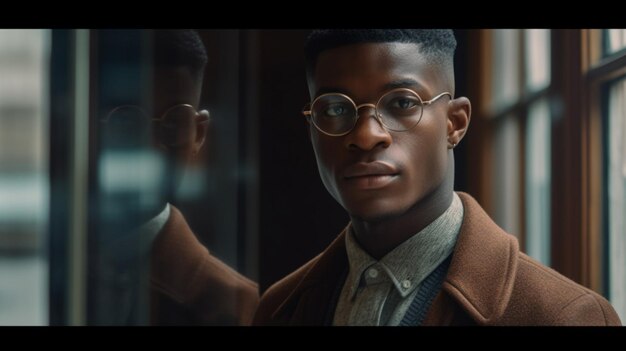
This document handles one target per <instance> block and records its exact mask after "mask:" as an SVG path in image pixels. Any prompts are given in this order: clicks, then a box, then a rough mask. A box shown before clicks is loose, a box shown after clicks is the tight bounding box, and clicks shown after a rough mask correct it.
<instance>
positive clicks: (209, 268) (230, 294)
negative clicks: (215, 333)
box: [150, 206, 259, 325]
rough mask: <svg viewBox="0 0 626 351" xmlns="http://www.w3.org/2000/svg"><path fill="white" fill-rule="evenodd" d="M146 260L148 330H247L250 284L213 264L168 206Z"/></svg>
mask: <svg viewBox="0 0 626 351" xmlns="http://www.w3.org/2000/svg"><path fill="white" fill-rule="evenodd" d="M170 208H171V214H170V218H169V219H168V221H167V223H166V224H165V226H164V227H163V229H162V230H161V232H159V234H158V236H157V238H156V239H155V241H154V244H153V247H152V255H151V277H150V278H151V284H150V285H151V307H150V309H151V324H153V325H249V324H250V323H251V322H252V317H253V316H254V312H255V310H256V307H257V305H258V303H259V292H258V286H257V284H256V283H254V282H252V281H251V280H249V279H247V278H246V277H244V276H242V275H241V274H239V273H237V272H236V271H234V270H233V269H232V268H230V267H228V266H227V265H226V264H224V263H223V262H222V261H220V260H218V259H217V258H215V257H214V256H212V255H211V254H209V251H208V250H207V249H206V248H205V247H204V246H203V245H202V244H201V243H200V242H199V241H198V239H197V238H196V236H195V235H194V234H193V232H192V231H191V228H189V225H188V224H187V222H186V221H185V218H184V217H183V215H182V214H181V213H180V211H178V210H177V209H176V208H175V207H174V206H171V207H170Z"/></svg>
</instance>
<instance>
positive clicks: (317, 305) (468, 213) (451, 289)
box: [273, 192, 519, 325]
mask: <svg viewBox="0 0 626 351" xmlns="http://www.w3.org/2000/svg"><path fill="white" fill-rule="evenodd" d="M457 194H458V195H459V197H460V198H461V201H462V202H463V207H464V216H463V224H462V225H461V229H460V232H459V236H458V240H457V243H456V246H455V248H454V253H453V257H452V262H451V263H450V268H449V270H448V275H447V277H446V280H445V282H444V284H443V290H444V291H445V292H446V293H448V294H449V295H450V296H451V298H452V299H453V300H454V301H456V303H458V304H459V305H460V306H461V307H462V308H463V309H464V310H465V311H466V312H467V313H468V314H469V315H470V316H471V317H472V318H473V319H474V320H475V321H476V322H478V323H479V324H487V323H491V322H493V321H494V320H496V319H498V318H499V317H500V316H501V315H502V313H503V312H504V310H505V309H506V306H507V305H508V301H509V299H510V297H511V292H512V290H513V283H514V281H515V274H516V272H517V253H518V250H519V248H518V244H517V240H516V239H515V238H514V237H513V236H511V235H508V234H506V233H505V232H504V231H503V230H502V229H501V228H500V227H498V226H497V225H496V224H495V223H494V222H493V221H492V220H491V219H490V218H489V216H488V215H487V214H486V213H485V212H484V210H483V209H482V208H481V207H480V205H479V204H478V202H476V200H474V199H473V198H472V197H471V196H470V195H468V194H465V193H461V192H459V193H457ZM346 230H347V227H346V229H344V230H343V231H342V232H341V234H339V236H338V237H337V238H336V239H335V240H334V241H333V242H332V243H331V244H330V245H329V246H328V248H327V249H326V250H325V251H324V252H322V253H321V254H320V255H318V256H317V257H316V258H314V259H313V260H311V261H310V262H309V263H308V264H307V265H306V266H305V267H302V268H301V270H302V271H303V273H302V278H301V279H300V282H299V283H298V284H297V285H296V287H295V289H293V291H292V292H291V293H290V294H289V295H288V297H287V298H286V299H285V301H284V302H283V303H282V304H281V305H280V306H279V307H278V309H277V310H276V311H275V312H274V314H273V318H274V319H275V320H279V321H287V322H289V323H292V324H310V325H321V324H323V323H324V321H325V318H326V317H327V313H328V309H329V308H327V307H331V306H329V304H330V303H331V301H332V298H333V293H334V292H335V289H337V286H340V284H341V282H339V279H341V277H342V276H343V274H344V271H345V270H346V269H347V267H348V259H347V255H346V248H345V235H346ZM296 273H297V272H296ZM331 309H332V311H331V312H333V311H334V306H332V308H331ZM427 319H428V318H427Z"/></svg>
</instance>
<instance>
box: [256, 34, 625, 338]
mask: <svg viewBox="0 0 626 351" xmlns="http://www.w3.org/2000/svg"><path fill="white" fill-rule="evenodd" d="M455 47H456V40H455V38H454V35H453V33H452V31H451V30H324V31H314V32H313V33H312V34H311V35H310V36H309V38H308V39H307V44H306V55H307V57H306V58H307V81H308V86H309V92H310V96H311V103H310V104H308V105H307V106H305V109H304V111H303V112H304V115H305V116H306V118H307V120H308V121H309V122H310V128H309V129H310V133H309V134H310V139H311V143H312V145H313V150H314V152H315V156H316V158H317V165H318V169H319V173H320V177H321V179H322V182H323V183H324V185H325V187H326V189H327V190H328V192H329V193H330V194H331V196H333V197H334V198H335V200H337V202H339V204H341V205H342V206H343V207H344V208H345V209H346V211H347V212H348V214H349V215H350V218H351V222H350V223H349V224H348V226H347V227H346V228H345V229H344V231H343V232H342V233H341V234H340V235H339V237H338V238H337V239H336V240H335V241H334V242H333V243H332V244H330V246H329V247H328V248H327V249H326V250H325V251H324V252H322V253H321V254H320V255H318V256H317V257H315V258H313V259H312V260H311V261H309V262H308V263H306V264H305V265H304V266H302V267H301V268H299V269H298V270H296V271H295V272H293V273H291V274H290V275H288V276H287V277H285V278H283V279H282V280H281V281H279V282H277V283H276V284H274V285H273V286H272V287H270V288H269V289H268V290H267V292H266V293H265V294H264V295H263V297H262V299H261V302H260V305H259V309H258V311H257V313H256V316H255V322H254V324H258V325H268V324H278V325H476V324H477V325H619V324H620V321H619V319H618V317H617V315H616V313H615V311H614V310H613V308H612V307H611V306H610V304H609V303H608V302H607V301H606V300H605V299H604V298H602V297H601V296H599V295H598V294H596V293H594V292H593V291H591V290H589V289H587V288H585V287H582V286H580V285H578V284H576V283H574V282H573V281H571V280H569V279H567V278H565V277H564V276H562V275H560V274H559V273H557V272H555V271H554V270H552V269H550V268H548V267H545V266H542V265H541V264H540V263H538V262H536V261H535V260H533V259H531V258H529V257H528V256H526V255H525V254H523V253H521V252H520V251H519V247H518V243H517V241H516V239H515V238H514V237H513V236H510V235H508V234H506V233H505V232H504V231H503V230H502V229H500V228H499V227H498V226H497V225H496V224H495V223H494V222H493V221H492V220H491V219H490V218H489V217H488V216H487V215H486V214H485V212H484V211H483V210H482V209H481V207H480V205H479V204H478V203H477V202H476V201H475V200H474V199H473V198H472V197H470V196H469V195H467V194H464V193H455V192H454V191H453V183H454V153H453V151H454V147H455V146H456V145H458V144H459V142H460V141H461V140H462V138H463V136H464V135H465V133H466V132H467V128H468V126H469V122H470V114H471V108H470V101H469V100H468V99H467V98H465V97H455V96H454V72H453V55H454V50H455Z"/></svg>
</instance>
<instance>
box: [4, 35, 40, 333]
mask: <svg viewBox="0 0 626 351" xmlns="http://www.w3.org/2000/svg"><path fill="white" fill-rule="evenodd" d="M48 35H49V32H48V31H44V30H0V77H2V78H1V79H0V325H45V324H47V323H48V317H47V314H48V313H47V311H48V306H47V292H48V289H47V284H48V283H47V282H48V274H47V272H48V263H47V260H46V246H45V241H46V240H45V237H44V233H45V228H46V225H47V212H48V209H47V204H48V171H47V164H48V161H47V156H46V151H47V147H46V145H47V120H48V114H47V98H46V96H47V86H48V66H47V62H48V46H49V39H48Z"/></svg>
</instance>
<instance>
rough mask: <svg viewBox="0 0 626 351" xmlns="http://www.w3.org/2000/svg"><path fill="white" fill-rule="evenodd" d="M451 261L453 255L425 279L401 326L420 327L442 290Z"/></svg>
mask: <svg viewBox="0 0 626 351" xmlns="http://www.w3.org/2000/svg"><path fill="white" fill-rule="evenodd" d="M451 260H452V255H450V256H448V258H446V259H445V260H444V261H443V262H441V263H440V264H439V266H437V268H435V270H434V271H433V272H432V273H430V274H429V275H428V277H426V279H424V281H423V282H422V284H421V285H420V287H419V288H418V289H419V290H418V291H417V294H415V298H414V299H413V302H411V305H410V306H409V309H408V310H407V311H406V314H405V315H404V318H402V321H401V322H400V326H418V325H421V324H422V322H423V321H424V318H425V317H426V313H427V312H428V309H429V308H430V305H431V304H432V303H433V300H434V299H435V296H437V293H438V292H439V290H440V289H441V284H443V281H444V279H445V278H446V274H447V273H448V267H449V266H450V261H451Z"/></svg>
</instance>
